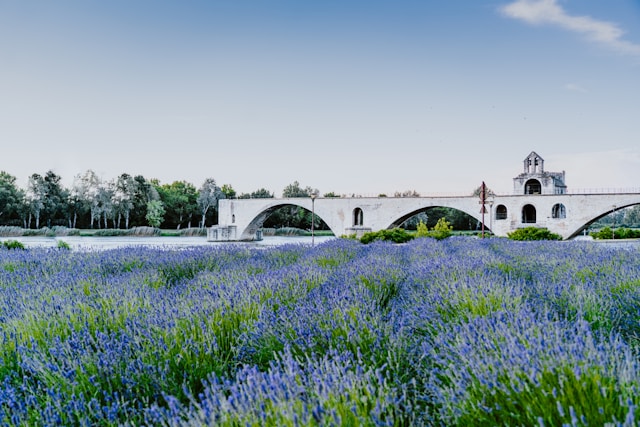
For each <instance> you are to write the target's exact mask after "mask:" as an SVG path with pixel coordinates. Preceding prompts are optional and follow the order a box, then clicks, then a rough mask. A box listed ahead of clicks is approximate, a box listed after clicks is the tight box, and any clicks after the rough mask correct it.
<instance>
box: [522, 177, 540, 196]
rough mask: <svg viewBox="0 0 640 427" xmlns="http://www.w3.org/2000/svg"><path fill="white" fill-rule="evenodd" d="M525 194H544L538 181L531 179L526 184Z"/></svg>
mask: <svg viewBox="0 0 640 427" xmlns="http://www.w3.org/2000/svg"><path fill="white" fill-rule="evenodd" d="M524 194H542V185H541V184H540V181H538V180H537V179H530V180H529V181H527V182H526V183H525V184H524Z"/></svg>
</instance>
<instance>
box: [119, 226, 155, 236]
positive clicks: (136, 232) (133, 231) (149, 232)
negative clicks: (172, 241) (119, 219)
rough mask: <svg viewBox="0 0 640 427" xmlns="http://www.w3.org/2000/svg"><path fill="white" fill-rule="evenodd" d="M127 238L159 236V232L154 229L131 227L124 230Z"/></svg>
mask: <svg viewBox="0 0 640 427" xmlns="http://www.w3.org/2000/svg"><path fill="white" fill-rule="evenodd" d="M126 234H127V236H159V235H160V234H161V231H160V229H159V228H156V227H133V228H130V229H128V230H126Z"/></svg>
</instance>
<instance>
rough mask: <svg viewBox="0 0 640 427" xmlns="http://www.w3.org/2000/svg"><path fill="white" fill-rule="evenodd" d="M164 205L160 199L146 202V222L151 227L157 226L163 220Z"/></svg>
mask: <svg viewBox="0 0 640 427" xmlns="http://www.w3.org/2000/svg"><path fill="white" fill-rule="evenodd" d="M164 214H165V210H164V206H163V205H162V202H161V201H160V200H152V201H150V202H149V203H147V215H146V218H147V222H148V223H149V225H150V226H151V227H155V228H159V227H160V225H161V224H162V221H164Z"/></svg>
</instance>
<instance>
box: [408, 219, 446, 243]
mask: <svg viewBox="0 0 640 427" xmlns="http://www.w3.org/2000/svg"><path fill="white" fill-rule="evenodd" d="M452 230H453V227H452V226H451V224H450V223H449V221H447V219H446V218H445V217H442V218H440V219H439V220H438V222H437V223H436V225H435V226H434V227H433V228H432V229H431V230H429V229H428V228H427V225H426V224H425V223H424V222H422V221H420V222H419V223H418V227H417V232H416V237H432V238H434V239H436V240H442V239H446V238H447V237H449V236H451V231H452Z"/></svg>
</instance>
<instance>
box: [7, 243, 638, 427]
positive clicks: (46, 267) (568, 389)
mask: <svg viewBox="0 0 640 427" xmlns="http://www.w3.org/2000/svg"><path fill="white" fill-rule="evenodd" d="M639 255H640V253H639V252H638V250H637V249H620V248H611V247H602V246H600V245H598V244H594V243H590V242H575V243H572V242H526V243H525V242H514V241H508V240H503V239H488V240H475V239H467V238H450V239H446V240H442V241H437V240H434V239H416V240H413V241H411V242H409V243H406V244H403V245H394V244H391V243H386V242H373V243H371V244H369V245H362V244H360V243H359V242H357V241H354V240H342V239H338V240H334V241H330V242H327V243H324V244H322V245H318V246H316V247H313V248H310V247H308V246H302V245H288V246H282V247H276V248H269V249H264V248H262V249H257V248H248V247H244V246H241V245H235V246H234V245H229V246H212V247H198V248H189V249H180V250H165V249H151V248H133V247H132V248H126V249H116V250H110V251H103V252H74V251H61V250H58V249H31V250H26V251H11V250H7V249H2V248H0V322H1V323H0V325H1V326H2V332H1V334H0V424H1V425H9V426H21V425H79V426H93V425H104V426H116V425H132V426H133V425H166V426H183V425H184V426H199V425H202V426H205V425H216V426H218V425H220V426H239V425H251V426H264V425H267V426H309V425H310V426H333V425H353V426H361V425H362V426H405V425H407V426H408V425H435V426H439V425H487V426H490V425H491V426H493V425H546V426H552V425H604V424H609V425H620V426H623V425H629V426H631V425H636V424H637V423H638V422H639V421H640V415H636V412H637V410H636V407H637V405H638V404H639V403H640V402H639V401H640V398H639V397H638V396H640V394H639V393H638V387H639V386H640V370H639V366H638V361H639V359H638V349H639V347H640V341H639V336H640V323H639V322H640V311H639V309H640V305H639V303H640V256H639Z"/></svg>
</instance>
